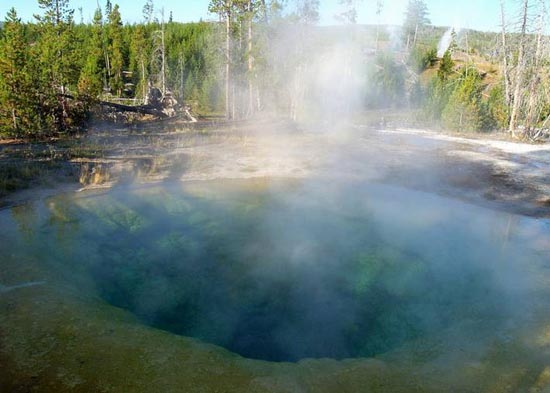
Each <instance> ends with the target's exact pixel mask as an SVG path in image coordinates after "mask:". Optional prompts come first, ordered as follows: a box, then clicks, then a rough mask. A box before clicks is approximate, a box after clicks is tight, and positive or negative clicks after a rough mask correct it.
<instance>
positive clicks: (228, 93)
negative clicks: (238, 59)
mask: <svg viewBox="0 0 550 393" xmlns="http://www.w3.org/2000/svg"><path fill="white" fill-rule="evenodd" d="M231 3H232V0H226V2H225V6H226V9H225V117H226V119H227V120H231V119H232V118H233V111H232V102H231V101H232V100H231V93H232V91H231V18H232V13H231V6H232V4H231Z"/></svg>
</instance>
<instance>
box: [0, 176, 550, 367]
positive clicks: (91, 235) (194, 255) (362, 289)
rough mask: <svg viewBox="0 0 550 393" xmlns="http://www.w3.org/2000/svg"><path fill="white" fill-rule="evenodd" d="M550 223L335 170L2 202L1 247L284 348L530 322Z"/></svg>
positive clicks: (86, 290)
mask: <svg viewBox="0 0 550 393" xmlns="http://www.w3.org/2000/svg"><path fill="white" fill-rule="evenodd" d="M549 228H550V226H549V224H548V222H547V221H538V220H532V219H528V218H523V217H518V216H513V215H509V214H505V213H501V212H497V211H493V210H488V209H483V208H479V207H474V206H471V205H468V204H464V203H461V202H458V201H454V200H450V199H445V198H441V197H437V196H434V195H430V194H425V193H420V192H414V191H410V190H406V189H402V188H398V187H388V186H383V185H372V184H358V183H349V182H338V181H327V180H316V181H292V182H289V181H267V180H249V181H246V180H240V181H218V182H202V183H201V182H197V183H189V184H185V185H182V184H179V183H178V184H163V185H161V186H151V187H131V186H128V187H120V188H115V189H112V190H109V191H103V192H85V193H80V194H67V195H62V196H58V197H54V198H50V199H47V200H45V201H38V202H35V203H33V204H29V205H25V206H21V207H17V208H13V209H10V210H4V211H1V212H0V229H1V231H0V241H1V244H2V245H3V246H2V251H1V253H3V255H10V256H13V255H17V256H18V257H20V258H21V260H25V258H32V259H33V260H40V264H41V266H42V268H43V271H48V272H50V273H51V274H50V275H49V278H48V285H53V284H54V283H55V282H56V281H58V282H59V283H62V282H71V283H73V284H74V283H82V284H81V287H82V294H81V295H82V296H95V297H97V296H99V297H100V298H101V299H103V300H104V301H105V302H108V303H110V304H112V305H114V306H117V307H121V308H124V309H126V310H129V311H131V312H132V313H134V314H135V315H136V316H137V317H138V318H139V319H140V321H142V322H143V323H144V324H147V325H150V326H153V327H156V328H160V329H163V330H166V331H169V332H173V333H176V334H180V335H185V336H191V337H195V338H198V339H201V340H203V341H205V342H209V343H213V344H217V345H220V346H223V347H225V348H227V349H228V350H230V351H233V352H236V353H238V354H240V355H242V356H245V357H249V358H254V359H263V360H270V361H297V360H299V359H303V358H324V357H329V358H335V359H343V358H350V357H368V356H375V355H378V354H382V353H385V352H388V351H391V350H393V349H397V348H399V347H400V346H402V345H404V344H405V343H407V342H410V341H412V340H415V339H418V338H422V337H429V336H431V335H435V334H440V332H444V331H445V330H447V329H449V328H452V327H460V326H465V327H469V328H471V329H472V330H473V332H474V334H475V332H476V331H480V330H489V331H495V334H496V332H499V331H504V330H506V329H508V328H510V326H514V325H520V324H521V323H522V322H523V321H524V320H527V319H529V318H530V316H531V313H532V312H533V308H534V304H535V303H536V301H538V300H540V299H535V298H534V296H535V295H534V294H533V293H534V290H535V289H537V288H538V287H537V285H538V284H537V282H536V279H535V278H534V277H536V276H537V274H536V273H533V269H539V268H541V267H545V266H546V265H547V264H548V263H549V255H550V254H549V253H548V249H547V248H546V243H544V239H547V238H548V234H549V233H550V231H549ZM541 244H542V245H541ZM0 255H1V254H0ZM52 277H53V278H52ZM52 280H53V282H52ZM79 285H80V284H79ZM537 290H538V289H537ZM536 296H540V294H538V292H537V295H536ZM465 334H470V333H466V332H465Z"/></svg>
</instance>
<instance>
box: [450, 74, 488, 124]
mask: <svg viewBox="0 0 550 393" xmlns="http://www.w3.org/2000/svg"><path fill="white" fill-rule="evenodd" d="M481 91H482V86H481V77H480V75H479V73H478V72H477V70H475V69H473V68H467V69H465V70H464V71H463V73H462V75H461V76H460V77H459V78H458V80H457V83H456V86H455V88H454V90H453V93H452V94H451V96H450V98H449V102H448V103H447V105H446V107H445V109H444V110H443V113H442V115H441V118H442V120H443V123H444V125H445V126H446V127H447V128H448V129H451V130H456V131H479V130H481V129H482V126H483V117H482V105H481Z"/></svg>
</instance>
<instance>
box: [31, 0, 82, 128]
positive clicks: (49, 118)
mask: <svg viewBox="0 0 550 393" xmlns="http://www.w3.org/2000/svg"><path fill="white" fill-rule="evenodd" d="M38 3H39V6H40V8H42V9H43V10H44V14H43V15H42V16H38V15H35V18H36V19H37V20H38V30H39V33H40V39H39V40H38V46H37V48H36V50H37V52H38V56H39V59H40V60H39V63H38V64H35V65H34V66H35V69H36V70H37V73H38V75H39V78H40V79H39V81H38V83H39V85H40V90H41V94H42V95H43V100H42V109H41V111H42V112H43V113H44V114H46V116H45V117H44V118H43V120H44V121H45V123H46V126H48V127H49V128H52V129H56V130H58V131H62V130H65V129H67V128H68V126H69V124H68V122H67V120H68V118H69V108H68V103H67V99H66V97H65V96H66V94H67V93H68V92H69V91H70V88H71V85H73V86H76V84H77V81H78V76H79V72H78V67H77V65H78V59H77V58H76V56H77V51H76V50H75V36H74V30H73V25H74V23H73V14H74V10H72V9H70V8H69V1H68V0H38Z"/></svg>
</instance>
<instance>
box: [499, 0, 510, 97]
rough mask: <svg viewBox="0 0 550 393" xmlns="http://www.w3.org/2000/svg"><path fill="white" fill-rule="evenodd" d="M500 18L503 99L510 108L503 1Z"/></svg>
mask: <svg viewBox="0 0 550 393" xmlns="http://www.w3.org/2000/svg"><path fill="white" fill-rule="evenodd" d="M500 18H501V23H502V31H501V36H502V68H503V75H504V95H505V97H504V99H505V102H506V106H507V107H508V108H509V107H510V103H511V102H510V101H511V95H510V70H509V68H508V46H507V38H506V36H507V33H506V15H505V12H504V0H500Z"/></svg>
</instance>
